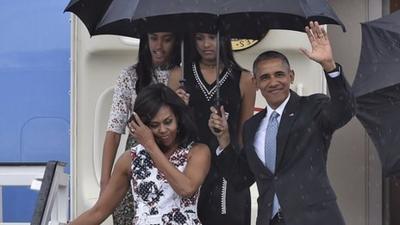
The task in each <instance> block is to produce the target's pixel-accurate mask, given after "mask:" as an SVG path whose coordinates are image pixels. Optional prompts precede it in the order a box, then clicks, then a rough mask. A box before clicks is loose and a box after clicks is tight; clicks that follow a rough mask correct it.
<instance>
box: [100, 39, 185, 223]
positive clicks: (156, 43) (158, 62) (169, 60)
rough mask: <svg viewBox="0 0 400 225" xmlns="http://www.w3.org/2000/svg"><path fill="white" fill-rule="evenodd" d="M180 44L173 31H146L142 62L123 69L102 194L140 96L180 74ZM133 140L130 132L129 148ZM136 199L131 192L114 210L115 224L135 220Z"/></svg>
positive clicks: (111, 122)
mask: <svg viewBox="0 0 400 225" xmlns="http://www.w3.org/2000/svg"><path fill="white" fill-rule="evenodd" d="M179 46H180V45H179V39H178V37H177V36H176V35H174V34H173V33H169V32H155V33H149V34H145V35H143V36H142V38H141V39H140V44H139V53H138V62H137V63H136V64H135V65H132V66H130V67H128V68H127V69H125V70H123V71H122V73H121V74H120V75H119V77H118V80H117V84H116V86H115V88H114V96H113V102H112V106H111V111H110V117H109V120H108V126H107V132H106V137H105V141H104V147H103V160H102V171H101V181H100V186H101V189H100V190H101V191H100V195H101V194H102V192H103V191H104V189H105V187H106V185H107V184H108V183H109V180H110V174H111V170H112V167H113V164H114V160H115V155H116V152H117V149H118V146H119V143H120V138H121V134H123V133H125V129H126V126H127V124H128V118H129V117H130V116H131V115H132V113H133V105H134V102H135V99H136V95H137V94H138V93H139V92H140V91H141V90H142V89H143V88H144V87H146V86H148V85H149V84H151V83H163V84H167V82H168V78H169V76H170V74H171V73H180V72H179V70H177V68H178V65H179V63H180V54H179ZM133 143H134V141H133V138H132V136H131V135H130V136H129V137H128V142H127V145H126V147H125V149H129V148H130V147H131V146H132V144H133ZM132 202H133V200H132V194H131V193H130V192H128V194H127V196H126V198H125V199H124V201H123V202H122V203H121V206H120V207H118V208H117V210H116V211H115V212H114V215H113V219H114V224H121V225H126V224H130V223H131V221H132V218H133V216H134V212H133V206H132Z"/></svg>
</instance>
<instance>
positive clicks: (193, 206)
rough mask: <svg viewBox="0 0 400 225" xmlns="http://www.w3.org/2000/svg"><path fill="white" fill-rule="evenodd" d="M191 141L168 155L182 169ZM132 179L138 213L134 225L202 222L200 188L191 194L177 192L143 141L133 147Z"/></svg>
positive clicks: (184, 166) (186, 224)
mask: <svg viewBox="0 0 400 225" xmlns="http://www.w3.org/2000/svg"><path fill="white" fill-rule="evenodd" d="M191 148H192V144H189V145H188V146H187V147H186V148H179V149H178V150H176V151H175V152H174V153H173V154H172V155H171V156H170V158H169V161H170V162H171V163H172V164H173V165H175V167H176V168H177V169H178V170H179V171H182V172H183V170H184V169H185V168H186V164H187V159H188V154H189V151H190V149H191ZM131 157H132V166H131V172H132V179H131V187H132V193H133V199H134V208H135V212H136V215H135V217H134V219H133V223H132V224H134V225H145V224H160V225H161V224H163V225H164V224H165V225H195V224H196V225H197V224H201V223H200V220H199V219H198V216H197V201H198V197H199V191H197V192H196V193H195V194H194V195H193V196H192V197H189V198H185V197H182V196H180V195H178V194H177V193H176V192H175V191H174V190H173V189H172V187H171V185H170V184H169V183H168V181H167V179H166V178H165V176H164V174H162V173H161V172H160V171H159V170H158V169H157V168H156V167H155V166H154V163H153V161H152V159H151V157H150V155H149V154H148V153H147V152H146V150H145V149H144V147H143V146H142V145H137V146H135V147H132V148H131Z"/></svg>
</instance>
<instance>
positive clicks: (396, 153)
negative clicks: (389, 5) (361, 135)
mask: <svg viewBox="0 0 400 225" xmlns="http://www.w3.org/2000/svg"><path fill="white" fill-rule="evenodd" d="M361 28H362V47H361V54H360V63H359V65H358V70H357V74H356V77H355V79H354V82H353V87H352V88H353V92H354V95H355V97H356V102H357V112H356V116H357V118H358V119H359V120H360V121H361V123H362V124H363V126H364V127H365V129H366V131H367V133H368V134H369V136H370V137H371V139H372V142H373V143H374V145H375V146H376V149H377V150H378V153H379V157H380V160H381V163H382V168H383V174H384V175H385V176H390V175H394V174H400V132H398V129H399V128H400V11H397V12H395V13H393V14H390V15H388V16H385V17H382V18H380V19H377V20H373V21H370V22H366V23H363V24H362V26H361Z"/></svg>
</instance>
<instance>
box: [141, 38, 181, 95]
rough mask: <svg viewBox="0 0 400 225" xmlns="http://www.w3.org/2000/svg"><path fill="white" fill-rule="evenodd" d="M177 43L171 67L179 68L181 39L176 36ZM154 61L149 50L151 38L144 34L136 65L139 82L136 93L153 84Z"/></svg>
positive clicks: (175, 43) (173, 50)
mask: <svg viewBox="0 0 400 225" xmlns="http://www.w3.org/2000/svg"><path fill="white" fill-rule="evenodd" d="M174 38H175V42H174V47H173V49H172V53H171V54H172V55H171V61H170V66H171V67H175V66H179V64H180V62H181V55H180V42H181V39H180V37H179V36H178V35H176V34H174ZM152 69H153V60H152V58H151V54H150V48H149V37H148V34H143V35H141V37H140V42H139V52H138V62H137V64H136V74H137V78H138V80H137V81H136V87H135V90H136V93H139V92H140V91H141V90H142V89H143V88H144V87H146V86H147V85H149V84H150V83H151V80H152V79H153V78H152V76H153V74H152Z"/></svg>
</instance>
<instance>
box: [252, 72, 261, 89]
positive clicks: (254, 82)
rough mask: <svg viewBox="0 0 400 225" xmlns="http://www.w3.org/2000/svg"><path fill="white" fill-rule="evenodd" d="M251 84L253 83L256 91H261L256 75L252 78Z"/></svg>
mask: <svg viewBox="0 0 400 225" xmlns="http://www.w3.org/2000/svg"><path fill="white" fill-rule="evenodd" d="M251 82H252V83H253V85H254V87H256V91H258V90H260V88H259V87H258V82H257V78H256V75H255V74H253V76H252V77H251Z"/></svg>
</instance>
